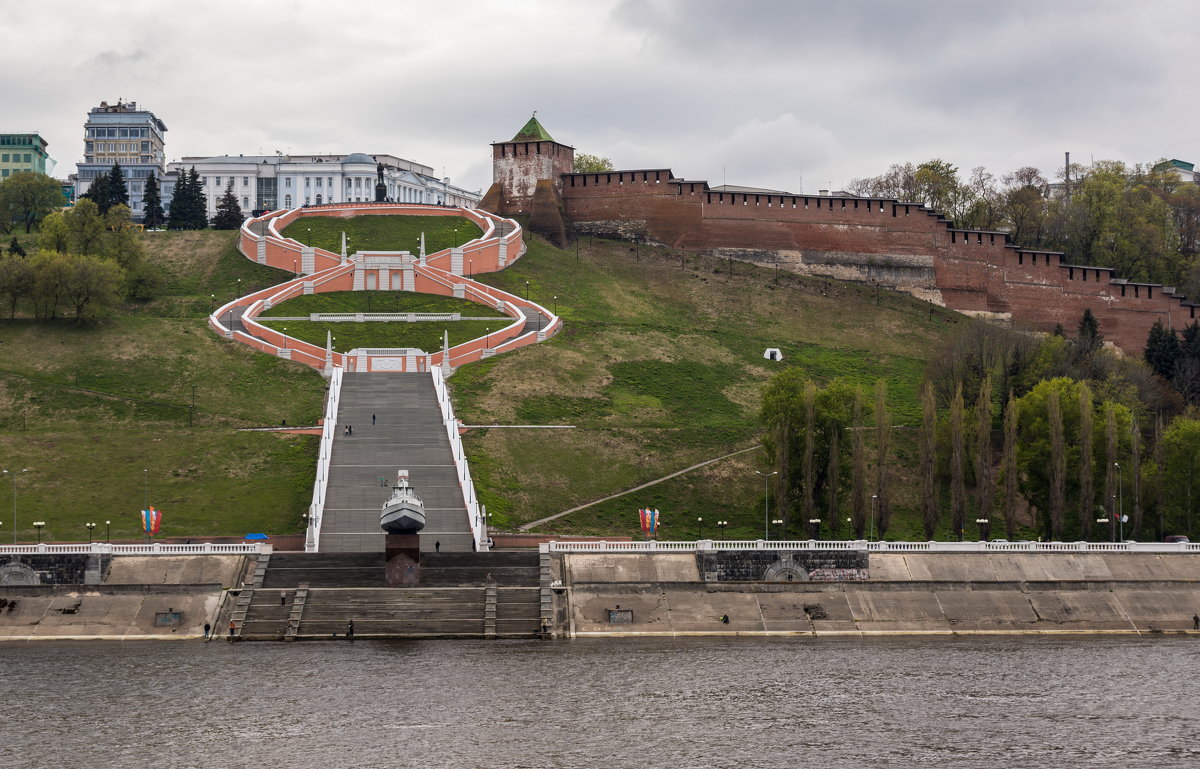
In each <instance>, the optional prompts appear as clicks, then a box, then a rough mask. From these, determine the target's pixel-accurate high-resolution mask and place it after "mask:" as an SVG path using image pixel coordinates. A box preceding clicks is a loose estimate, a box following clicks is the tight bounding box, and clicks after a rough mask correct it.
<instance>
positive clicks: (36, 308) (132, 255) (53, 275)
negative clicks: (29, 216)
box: [0, 199, 163, 320]
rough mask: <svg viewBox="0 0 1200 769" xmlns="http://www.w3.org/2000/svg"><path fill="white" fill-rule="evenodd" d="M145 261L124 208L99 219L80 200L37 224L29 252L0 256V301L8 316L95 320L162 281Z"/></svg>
mask: <svg viewBox="0 0 1200 769" xmlns="http://www.w3.org/2000/svg"><path fill="white" fill-rule="evenodd" d="M145 256H146V251H145V245H144V244H143V242H142V234H141V232H140V231H138V229H137V227H135V226H134V224H133V219H132V216H131V212H130V210H129V208H128V207H127V206H125V205H121V204H115V205H113V206H111V207H110V208H109V209H108V212H107V213H105V214H103V215H102V214H101V213H100V208H99V206H97V205H96V203H95V202H93V201H92V200H90V199H83V200H80V201H79V202H78V203H77V204H76V205H75V206H74V207H72V208H70V209H68V210H66V211H61V210H59V211H54V212H52V213H50V214H48V215H46V216H45V217H44V218H43V219H42V221H41V224H40V227H39V231H38V241H37V251H36V252H35V253H34V254H32V255H29V254H26V253H25V249H23V248H18V249H17V250H12V249H10V250H9V252H8V253H6V254H3V255H0V301H3V302H4V305H5V308H6V309H7V310H8V316H9V318H15V317H16V316H17V314H18V311H23V312H24V313H25V314H28V315H29V316H31V317H33V318H36V319H42V320H54V319H57V318H60V317H75V318H79V319H83V318H88V317H94V316H96V315H99V314H101V313H103V312H104V311H105V310H107V309H109V308H111V307H112V306H114V305H115V304H117V303H118V302H120V301H121V300H122V299H128V300H134V301H145V300H148V299H151V298H153V297H154V296H155V294H156V293H157V291H158V290H159V288H160V287H161V285H162V282H163V277H162V274H161V272H160V271H159V270H158V269H157V268H155V267H154V266H153V265H151V264H149V263H148V262H147V261H146V259H145Z"/></svg>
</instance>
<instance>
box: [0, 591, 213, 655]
mask: <svg viewBox="0 0 1200 769" xmlns="http://www.w3.org/2000/svg"><path fill="white" fill-rule="evenodd" d="M223 594H224V590H222V588H221V586H220V585H105V586H83V585H19V586H9V587H0V641H34V640H55V639H81V640H82V639H88V640H91V639H99V640H133V639H138V638H158V639H163V638H172V637H174V638H196V637H199V636H202V635H203V633H204V623H205V622H212V621H213V619H214V618H215V616H216V613H217V609H218V607H219V606H220V603H221V598H222V596H223Z"/></svg>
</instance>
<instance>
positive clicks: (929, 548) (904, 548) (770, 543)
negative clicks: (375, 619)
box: [540, 539, 1200, 554]
mask: <svg viewBox="0 0 1200 769" xmlns="http://www.w3.org/2000/svg"><path fill="white" fill-rule="evenodd" d="M540 548H541V550H542V552H548V553H694V552H711V551H717V550H857V551H866V552H869V553H1197V554H1200V542H867V541H866V540H861V539H860V540H849V541H846V540H836V541H818V540H814V539H807V540H785V541H774V540H763V539H752V540H736V541H721V540H713V539H701V540H696V541H694V542H659V541H656V540H649V541H647V542H604V541H599V542H595V541H593V542H547V543H544V544H542V545H541V546H540Z"/></svg>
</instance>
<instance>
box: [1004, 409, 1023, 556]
mask: <svg viewBox="0 0 1200 769" xmlns="http://www.w3.org/2000/svg"><path fill="white" fill-rule="evenodd" d="M1018 408H1019V407H1018V405H1017V399H1016V398H1014V397H1012V393H1009V395H1008V407H1007V408H1006V409H1005V410H1004V460H1003V465H1004V531H1005V533H1006V534H1008V538H1009V539H1015V538H1016V536H1017V493H1018V491H1017V490H1018V488H1019V485H1018V481H1019V479H1018V478H1017V423H1018V418H1019V416H1020V414H1019V412H1018Z"/></svg>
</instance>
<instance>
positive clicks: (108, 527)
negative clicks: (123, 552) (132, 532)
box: [104, 521, 112, 542]
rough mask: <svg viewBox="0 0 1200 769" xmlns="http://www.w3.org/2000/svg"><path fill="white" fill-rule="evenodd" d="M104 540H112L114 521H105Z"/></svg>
mask: <svg viewBox="0 0 1200 769" xmlns="http://www.w3.org/2000/svg"><path fill="white" fill-rule="evenodd" d="M104 541H105V542H112V521H105V522H104Z"/></svg>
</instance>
